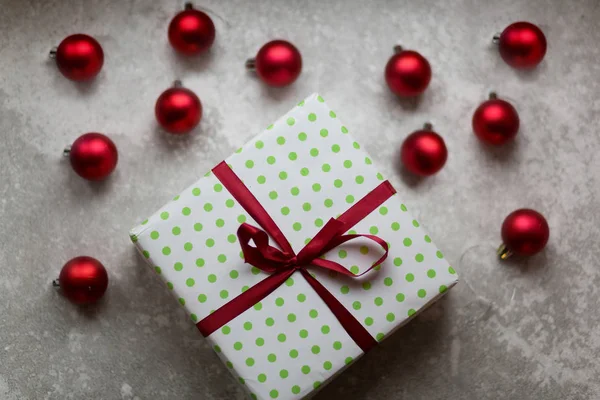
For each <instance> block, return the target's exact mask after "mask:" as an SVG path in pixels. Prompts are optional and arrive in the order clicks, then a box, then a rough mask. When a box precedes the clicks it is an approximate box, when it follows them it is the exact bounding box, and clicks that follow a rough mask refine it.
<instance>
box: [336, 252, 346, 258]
mask: <svg viewBox="0 0 600 400" xmlns="http://www.w3.org/2000/svg"><path fill="white" fill-rule="evenodd" d="M338 256H339V257H340V258H346V257H347V256H348V252H347V251H346V250H340V251H338Z"/></svg>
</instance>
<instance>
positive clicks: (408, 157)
mask: <svg viewBox="0 0 600 400" xmlns="http://www.w3.org/2000/svg"><path fill="white" fill-rule="evenodd" d="M400 159H401V161H402V164H403V165H404V167H405V168H406V169H407V170H409V171H410V172H412V173H413V174H416V175H420V176H429V175H433V174H435V173H436V172H438V171H439V170H440V169H442V167H443V166H444V164H445V163H446V160H447V159H448V150H447V149H446V144H445V143H444V139H442V137H441V136H440V135H438V134H437V133H436V132H434V131H433V130H432V128H431V126H430V125H428V124H426V125H425V127H424V128H423V129H422V130H420V131H416V132H413V133H411V134H410V135H408V137H407V138H406V139H405V140H404V143H402V148H401V149H400Z"/></svg>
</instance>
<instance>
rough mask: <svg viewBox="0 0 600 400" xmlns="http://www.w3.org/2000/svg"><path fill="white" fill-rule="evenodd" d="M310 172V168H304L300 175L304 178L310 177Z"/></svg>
mask: <svg viewBox="0 0 600 400" xmlns="http://www.w3.org/2000/svg"><path fill="white" fill-rule="evenodd" d="M309 172H310V171H309V170H308V168H306V167H304V168H302V169H301V170H300V175H302V176H308V174H309Z"/></svg>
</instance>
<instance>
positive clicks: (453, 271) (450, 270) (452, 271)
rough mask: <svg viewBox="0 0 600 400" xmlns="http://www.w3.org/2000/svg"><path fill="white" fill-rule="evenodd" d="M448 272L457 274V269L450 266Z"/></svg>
mask: <svg viewBox="0 0 600 400" xmlns="http://www.w3.org/2000/svg"><path fill="white" fill-rule="evenodd" d="M448 272H449V273H451V274H452V275H455V274H456V271H455V270H454V268H452V267H448Z"/></svg>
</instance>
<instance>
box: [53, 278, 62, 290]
mask: <svg viewBox="0 0 600 400" xmlns="http://www.w3.org/2000/svg"><path fill="white" fill-rule="evenodd" d="M52 286H53V287H55V288H59V287H60V282H59V281H58V279H55V280H53V281H52Z"/></svg>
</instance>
